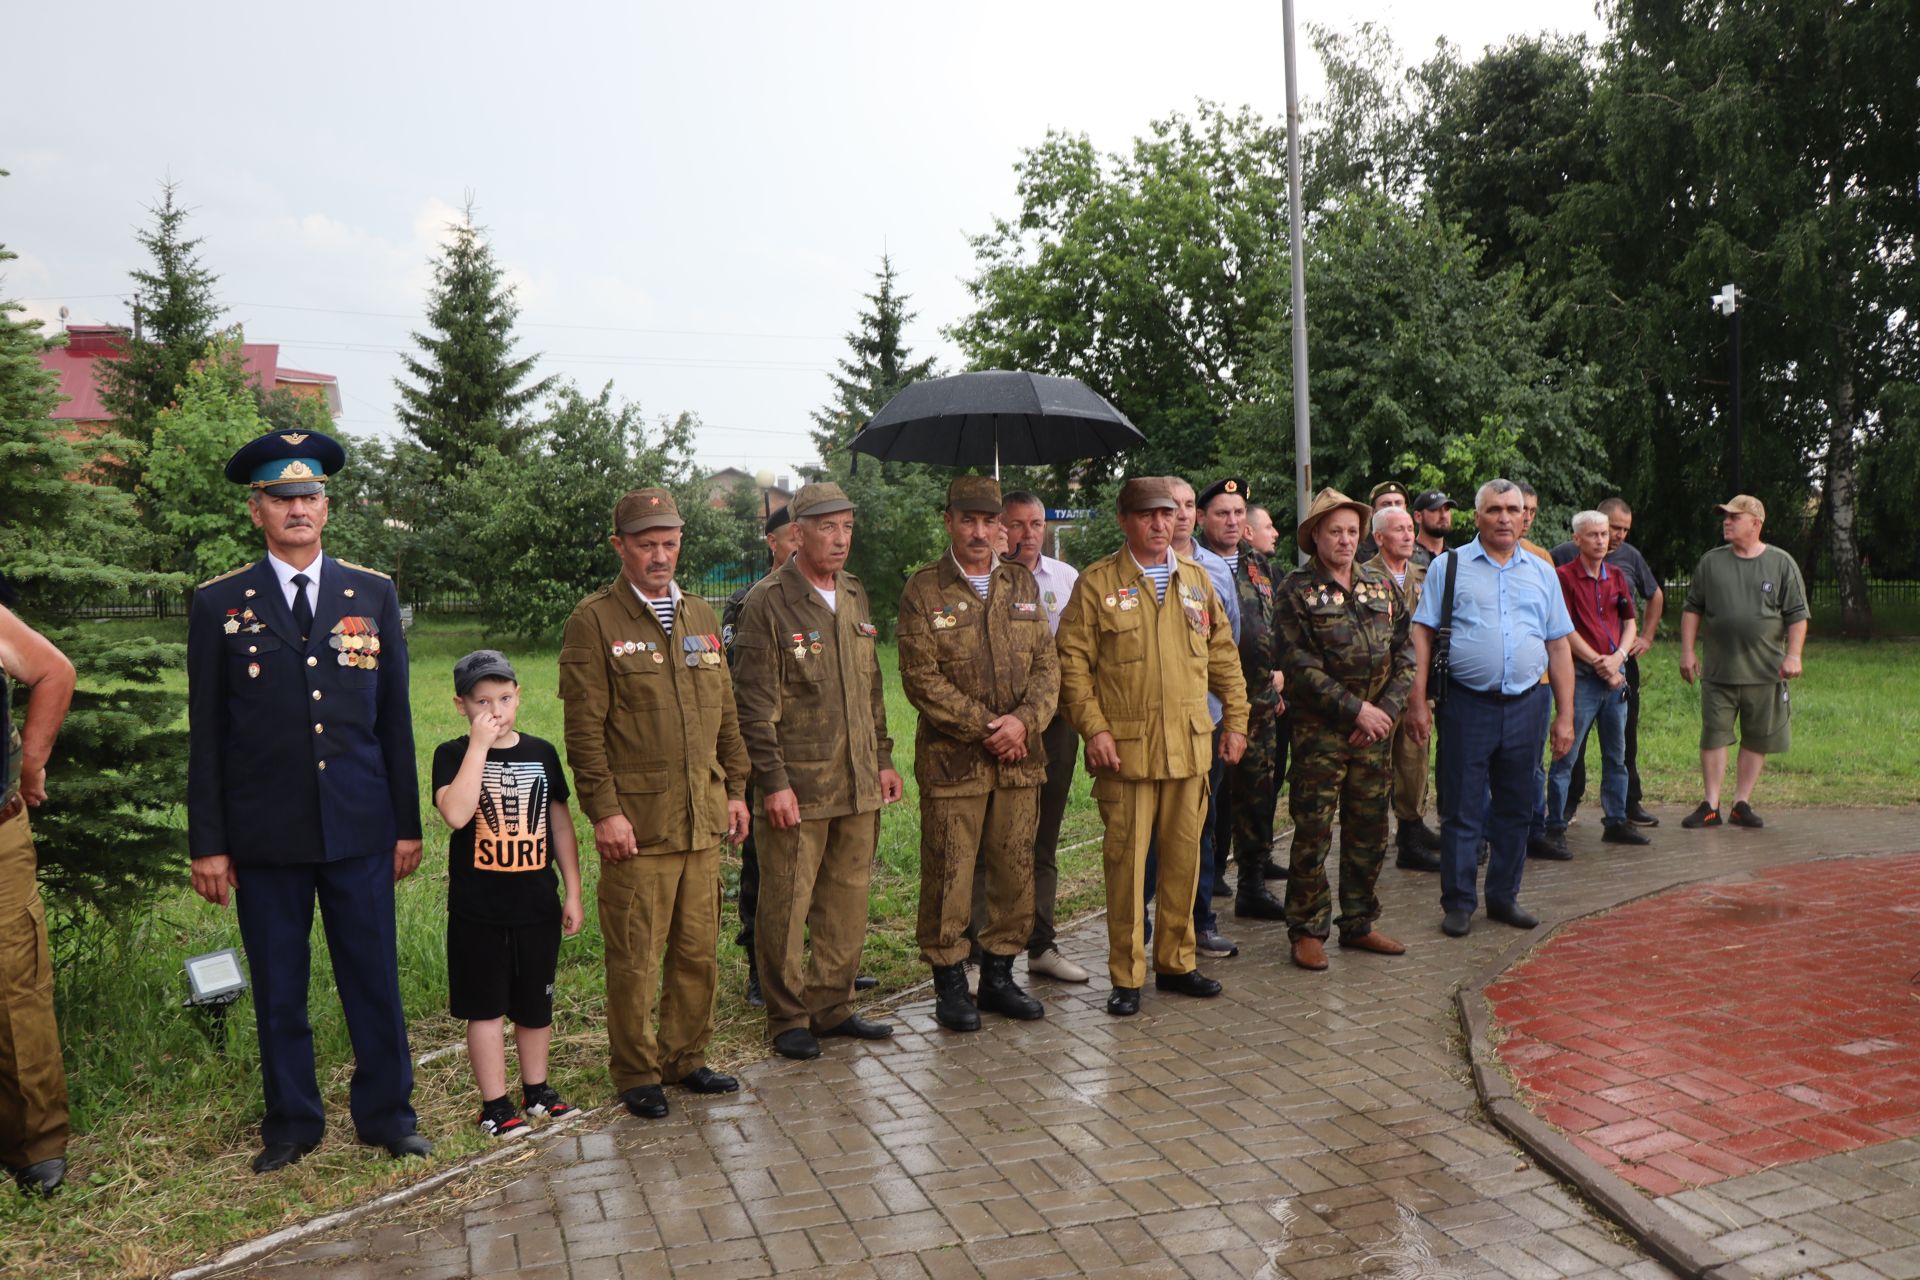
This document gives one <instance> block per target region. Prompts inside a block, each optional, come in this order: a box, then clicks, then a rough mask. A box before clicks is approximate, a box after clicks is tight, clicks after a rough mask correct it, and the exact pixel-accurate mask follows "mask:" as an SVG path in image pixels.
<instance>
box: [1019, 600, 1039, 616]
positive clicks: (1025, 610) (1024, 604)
mask: <svg viewBox="0 0 1920 1280" xmlns="http://www.w3.org/2000/svg"><path fill="white" fill-rule="evenodd" d="M1013 611H1014V612H1015V613H1017V614H1021V615H1022V616H1025V617H1029V618H1037V617H1039V616H1040V606H1039V605H1037V604H1035V603H1034V602H1033V601H1031V600H1015V601H1014V602H1013Z"/></svg>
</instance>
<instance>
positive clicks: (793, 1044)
mask: <svg viewBox="0 0 1920 1280" xmlns="http://www.w3.org/2000/svg"><path fill="white" fill-rule="evenodd" d="M773 1051H774V1052H775V1053H777V1054H779V1055H780V1056H781V1057H783V1058H797V1059H799V1060H800V1061H802V1062H804V1061H806V1060H807V1059H808V1058H817V1057H819V1056H820V1042H819V1041H818V1040H816V1039H814V1038H813V1032H811V1031H809V1030H807V1029H806V1028H805V1027H794V1028H792V1029H791V1030H788V1031H782V1032H781V1033H780V1034H779V1035H777V1036H775V1037H774V1038H773Z"/></svg>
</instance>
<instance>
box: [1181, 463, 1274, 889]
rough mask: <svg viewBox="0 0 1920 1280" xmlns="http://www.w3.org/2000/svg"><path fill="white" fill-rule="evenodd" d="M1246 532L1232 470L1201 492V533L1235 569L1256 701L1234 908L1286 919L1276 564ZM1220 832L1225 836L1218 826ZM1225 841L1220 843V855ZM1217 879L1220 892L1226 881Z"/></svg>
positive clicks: (1236, 822)
mask: <svg viewBox="0 0 1920 1280" xmlns="http://www.w3.org/2000/svg"><path fill="white" fill-rule="evenodd" d="M1247 534H1248V526H1247V482H1246V481H1245V480H1244V479H1242V478H1241V477H1239V476H1228V477H1226V478H1225V479H1223V480H1216V481H1214V482H1213V483H1212V484H1210V485H1208V486H1207V488H1206V490H1205V492H1203V493H1201V495H1200V540H1201V542H1202V543H1203V544H1204V545H1205V546H1206V548H1207V549H1208V550H1209V551H1212V552H1213V553H1214V554H1215V555H1218V556H1220V557H1221V558H1222V559H1224V560H1225V561H1226V562H1227V567H1228V568H1229V569H1231V570H1232V571H1233V585H1234V590H1235V592H1236V594H1237V595H1238V596H1239V601H1240V671H1241V674H1242V675H1243V676H1245V677H1246V681H1247V701H1248V702H1249V704H1251V706H1252V713H1251V714H1250V715H1249V717H1248V719H1247V753H1246V754H1245V755H1243V756H1241V757H1240V763H1239V764H1236V765H1234V766H1233V769H1232V770H1231V771H1230V772H1229V774H1228V779H1227V786H1226V795H1227V797H1228V799H1227V800H1226V814H1227V835H1228V840H1227V842H1226V843H1229V844H1231V846H1232V853H1233V860H1234V862H1235V863H1236V864H1237V865H1238V866H1239V875H1238V876H1237V877H1236V878H1235V881H1236V883H1235V888H1234V894H1233V914H1234V915H1235V916H1236V917H1237V918H1239V919H1242V920H1284V919H1286V915H1287V913H1286V908H1285V907H1284V906H1283V905H1281V903H1280V901H1279V899H1277V898H1275V897H1274V896H1273V893H1272V892H1271V891H1270V890H1269V889H1268V888H1267V885H1266V882H1267V881H1269V880H1281V879H1284V878H1285V877H1286V874H1287V873H1286V871H1285V869H1284V868H1282V867H1280V866H1279V865H1277V864H1276V863H1275V862H1274V860H1273V810H1274V805H1275V803H1276V802H1277V801H1278V798H1279V785H1280V782H1279V780H1280V777H1281V776H1282V775H1283V774H1285V773H1286V769H1287V746H1286V742H1285V734H1286V707H1287V704H1286V699H1285V698H1284V697H1283V696H1282V693H1281V688H1282V686H1283V685H1284V683H1285V678H1284V677H1282V676H1280V675H1279V674H1278V673H1277V672H1276V671H1275V670H1274V655H1273V565H1272V562H1271V561H1269V560H1268V559H1267V557H1266V556H1264V555H1262V554H1261V553H1260V552H1258V551H1256V550H1255V549H1254V547H1253V543H1252V542H1251V541H1250V540H1249V538H1248V536H1247ZM1214 838H1215V840H1216V841H1219V840H1220V836H1219V835H1218V834H1216V835H1215V837H1214ZM1225 847H1226V845H1225V844H1222V843H1216V844H1215V846H1214V849H1215V853H1216V856H1217V855H1218V854H1219V853H1220V852H1222V851H1223V850H1224V849H1225ZM1216 874H1217V873H1216ZM1214 884H1215V886H1216V892H1217V886H1218V885H1219V881H1218V880H1217V879H1216V880H1215V881H1214Z"/></svg>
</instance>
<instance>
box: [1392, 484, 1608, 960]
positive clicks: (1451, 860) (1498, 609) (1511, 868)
mask: <svg viewBox="0 0 1920 1280" xmlns="http://www.w3.org/2000/svg"><path fill="white" fill-rule="evenodd" d="M1524 520H1525V505H1524V502H1523V499H1522V495H1521V492H1520V487H1519V486H1518V485H1516V484H1514V483H1513V482H1512V481H1511V480H1489V481H1488V482H1487V483H1486V484H1484V485H1482V486H1480V492H1479V493H1478V494H1477V495H1476V496H1475V498H1474V523H1475V524H1476V525H1477V526H1478V528H1479V531H1480V533H1479V536H1478V537H1476V538H1475V539H1474V540H1473V541H1472V542H1469V543H1468V544H1467V545H1466V546H1464V547H1459V548H1457V549H1455V550H1452V551H1448V552H1445V553H1443V554H1441V555H1439V556H1436V557H1435V558H1434V561H1433V563H1432V564H1431V565H1430V566H1428V568H1427V585H1426V590H1425V591H1423V592H1422V593H1421V596H1420V604H1419V607H1418V608H1416V609H1415V610H1414V614H1413V647H1414V665H1413V672H1414V674H1413V693H1412V695H1411V696H1410V697H1409V699H1408V706H1407V725H1408V728H1409V729H1410V731H1411V732H1412V733H1413V735H1414V739H1415V741H1418V742H1424V741H1426V739H1427V737H1428V735H1429V734H1430V733H1431V732H1432V731H1433V729H1434V727H1435V724H1436V722H1437V724H1438V727H1439V731H1440V752H1439V761H1438V767H1439V773H1440V778H1439V782H1440V786H1439V794H1440V796H1441V797H1442V799H1443V800H1444V801H1445V804H1444V810H1445V811H1444V812H1442V813H1441V815H1440V857H1441V868H1440V882H1441V892H1440V907H1441V910H1442V911H1443V912H1444V917H1443V919H1442V921H1441V925H1440V927H1441V929H1442V930H1443V931H1444V932H1445V933H1447V934H1448V936H1450V937H1455V938H1458V937H1464V936H1465V935H1466V934H1467V933H1469V932H1470V931H1471V930H1472V928H1473V911H1474V908H1475V906H1476V905H1478V895H1477V892H1476V886H1475V883H1474V882H1475V873H1476V870H1477V868H1478V862H1479V859H1478V856H1477V855H1478V850H1479V847H1480V841H1481V839H1482V837H1483V836H1484V837H1485V838H1486V840H1487V841H1488V843H1489V844H1490V846H1491V849H1492V856H1491V858H1490V860H1489V863H1488V866H1487V916H1488V918H1490V919H1493V920H1499V921H1501V922H1503V923H1505V924H1510V925H1513V926H1514V927H1515V928H1520V929H1531V928H1533V927H1534V925H1535V924H1537V923H1538V921H1536V920H1535V919H1534V918H1533V916H1531V915H1529V914H1528V913H1527V912H1526V911H1525V910H1523V909H1522V908H1521V906H1520V901H1519V899H1520V874H1521V872H1522V870H1523V869H1524V868H1525V865H1526V854H1527V830H1528V825H1529V823H1530V822H1531V821H1532V818H1533V808H1534V795H1533V788H1534V772H1535V770H1536V769H1537V768H1538V767H1539V762H1540V746H1541V741H1542V739H1544V738H1545V737H1546V736H1547V732H1548V718H1549V716H1548V712H1549V704H1548V695H1547V686H1545V685H1542V684H1541V683H1540V676H1541V673H1542V672H1545V673H1547V676H1548V679H1549V682H1550V683H1551V685H1552V688H1553V695H1552V704H1551V711H1552V734H1553V756H1554V759H1556V760H1557V759H1559V758H1560V757H1561V756H1563V755H1565V754H1566V753H1567V751H1568V750H1569V749H1571V747H1572V746H1573V650H1572V647H1571V642H1570V641H1569V640H1568V638H1567V637H1568V636H1570V635H1572V634H1573V620H1572V618H1570V617H1569V616H1568V615H1567V603H1566V599H1565V597H1564V596H1563V595H1562V594H1561V591H1560V583H1559V580H1558V579H1557V578H1556V577H1555V576H1554V571H1553V568H1552V565H1551V564H1550V563H1549V562H1547V561H1543V560H1541V559H1540V558H1539V557H1537V556H1533V555H1529V554H1527V553H1526V552H1525V551H1522V550H1521V549H1520V547H1519V542H1520V530H1521V528H1522V526H1523V524H1524ZM1454 562H1457V565H1458V568H1457V571H1456V573H1457V577H1456V581H1455V582H1454V585H1453V622H1452V633H1453V634H1452V641H1451V643H1450V644H1449V646H1448V650H1447V652H1448V659H1449V661H1448V675H1447V685H1446V688H1444V689H1438V688H1436V689H1434V690H1432V691H1431V695H1430V692H1429V690H1428V688H1427V683H1428V679H1429V676H1430V664H1431V661H1432V654H1433V648H1434V634H1435V633H1436V632H1437V631H1439V629H1440V619H1441V613H1442V610H1443V605H1444V601H1445V598H1446V595H1447V575H1448V572H1449V570H1450V568H1451V567H1452V563H1454ZM1429 696H1433V697H1436V698H1440V699H1441V700H1442V703H1441V706H1440V708H1439V710H1438V712H1437V713H1433V712H1429V710H1428V708H1427V698H1428V697H1429ZM1489 801H1491V803H1489Z"/></svg>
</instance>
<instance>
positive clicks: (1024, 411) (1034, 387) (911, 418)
mask: <svg viewBox="0 0 1920 1280" xmlns="http://www.w3.org/2000/svg"><path fill="white" fill-rule="evenodd" d="M1146 442H1147V438H1146V437H1145V436H1144V435H1142V434H1140V428H1138V427H1136V426H1134V425H1133V424H1132V423H1131V422H1128V421H1127V416H1126V415H1125V414H1123V413H1121V412H1120V411H1119V410H1118V409H1116V408H1114V407H1113V406H1112V405H1110V404H1108V403H1107V401H1106V398H1105V397H1103V396H1101V395H1100V394H1099V393H1098V392H1096V391H1094V390H1093V389H1092V388H1091V387H1089V386H1087V384H1086V383H1084V382H1081V381H1080V380H1079V379H1078V378H1054V377H1049V376H1048V375H1046V374H1043V373H1024V372H1020V371H1018V370H1006V369H984V370H981V371H979V372H977V373H957V374H954V375H953V376H952V377H949V378H928V379H926V380H925V381H923V382H916V383H913V384H912V385H911V386H908V387H907V388H905V389H904V390H902V391H901V392H900V394H898V395H896V396H895V397H894V398H893V399H891V400H889V401H887V406H886V408H884V409H882V410H881V411H880V412H879V413H877V414H875V415H874V418H873V421H871V422H869V423H868V424H867V425H866V426H864V427H862V428H861V429H860V430H859V431H858V432H857V433H855V435H854V437H853V447H854V450H855V452H857V453H870V454H872V455H873V456H874V457H876V458H880V459H882V460H883V461H887V462H931V463H935V464H937V465H940V466H946V467H981V466H986V465H987V464H989V463H991V464H992V465H993V473H994V475H995V476H998V475H999V474H1000V464H1001V463H1003V462H1004V463H1007V464H1009V465H1012V466H1039V465H1041V464H1043V463H1048V462H1067V461H1070V460H1072V459H1074V458H1097V457H1101V456H1103V455H1105V454H1109V453H1121V452H1124V451H1125V450H1128V449H1131V448H1133V447H1134V446H1135V445H1138V444H1145V443H1146Z"/></svg>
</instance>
